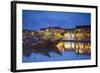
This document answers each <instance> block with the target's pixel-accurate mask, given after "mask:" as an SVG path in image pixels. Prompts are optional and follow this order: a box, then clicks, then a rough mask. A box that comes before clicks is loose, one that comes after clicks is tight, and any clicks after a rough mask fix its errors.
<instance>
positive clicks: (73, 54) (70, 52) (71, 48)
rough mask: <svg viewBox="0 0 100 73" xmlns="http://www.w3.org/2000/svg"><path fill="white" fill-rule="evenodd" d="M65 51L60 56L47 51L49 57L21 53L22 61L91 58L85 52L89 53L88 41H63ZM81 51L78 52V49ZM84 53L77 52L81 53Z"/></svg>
mask: <svg viewBox="0 0 100 73" xmlns="http://www.w3.org/2000/svg"><path fill="white" fill-rule="evenodd" d="M64 45H65V51H64V52H62V56H61V55H59V54H57V53H54V52H49V54H50V56H51V57H48V56H45V55H43V54H40V53H34V52H33V53H31V55H30V56H24V55H23V59H22V61H23V63H25V62H45V61H64V60H66V61H67V60H88V59H91V55H89V54H86V53H90V52H91V51H90V49H91V48H90V46H91V45H90V42H64ZM80 49H81V51H80V52H79V50H80ZM82 51H83V52H85V54H79V53H83V52H82Z"/></svg>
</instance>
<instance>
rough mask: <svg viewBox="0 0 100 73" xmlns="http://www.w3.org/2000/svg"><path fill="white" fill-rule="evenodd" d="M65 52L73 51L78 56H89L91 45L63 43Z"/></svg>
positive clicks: (88, 43)
mask: <svg viewBox="0 0 100 73" xmlns="http://www.w3.org/2000/svg"><path fill="white" fill-rule="evenodd" d="M64 47H65V50H73V51H75V52H76V53H79V54H90V53H91V44H90V42H89V41H88V42H82V41H79V42H75V41H74V42H72V41H64Z"/></svg>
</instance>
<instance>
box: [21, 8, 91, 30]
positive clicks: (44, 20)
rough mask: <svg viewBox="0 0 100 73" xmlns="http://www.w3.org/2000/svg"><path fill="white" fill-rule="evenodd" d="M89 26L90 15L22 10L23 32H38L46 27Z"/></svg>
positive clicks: (68, 27) (69, 27)
mask: <svg viewBox="0 0 100 73" xmlns="http://www.w3.org/2000/svg"><path fill="white" fill-rule="evenodd" d="M81 25H91V14H90V13H76V12H56V11H36V10H23V12H22V26H23V30H25V29H28V30H36V31H38V30H40V29H41V28H47V27H62V28H66V29H72V28H75V27H76V26H81Z"/></svg>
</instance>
